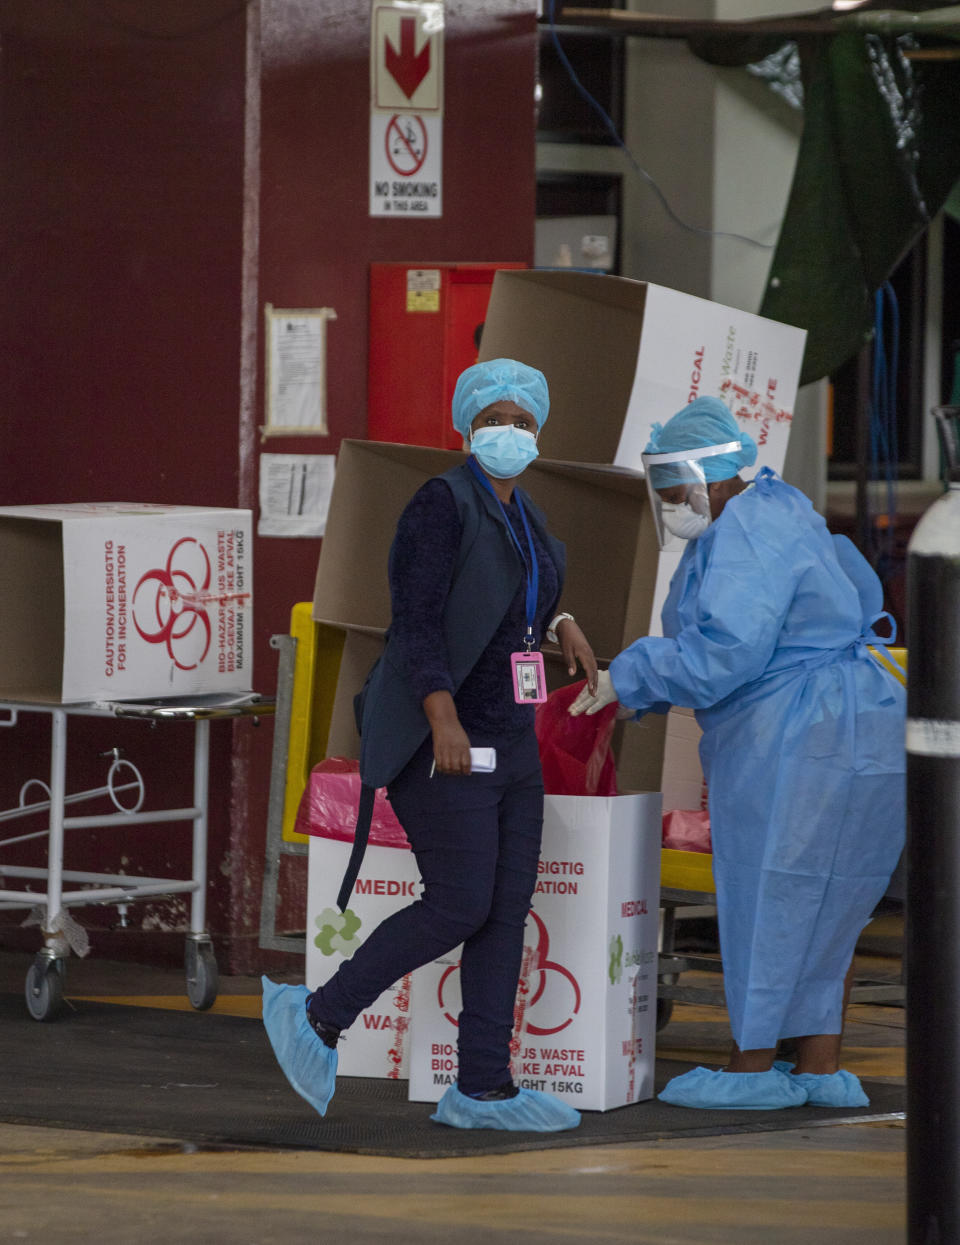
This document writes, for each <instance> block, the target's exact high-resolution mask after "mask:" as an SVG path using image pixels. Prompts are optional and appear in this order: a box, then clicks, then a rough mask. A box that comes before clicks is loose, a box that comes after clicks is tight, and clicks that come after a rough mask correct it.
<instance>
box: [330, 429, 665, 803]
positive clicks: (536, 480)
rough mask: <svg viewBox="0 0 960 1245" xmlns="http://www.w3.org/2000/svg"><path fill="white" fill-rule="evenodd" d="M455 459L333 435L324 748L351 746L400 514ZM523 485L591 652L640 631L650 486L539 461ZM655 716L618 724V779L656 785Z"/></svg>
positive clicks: (555, 678)
mask: <svg viewBox="0 0 960 1245" xmlns="http://www.w3.org/2000/svg"><path fill="white" fill-rule="evenodd" d="M463 460H464V458H463V454H462V453H460V452H458V451H455V450H435V449H430V448H426V447H423V446H411V445H391V444H386V443H382V442H376V441H349V440H348V441H344V442H343V443H342V444H341V447H340V456H339V459H338V464H337V475H336V480H335V483H334V488H333V495H332V497H331V501H330V512H329V516H328V519H327V535H326V536H325V537H324V541H323V545H322V547H321V553H320V561H319V565H318V568H317V578H316V588H315V593H314V602H313V616H314V618H315V619H317V620H318V621H320V622H323V623H326V624H329V625H333V626H336V627H342V628H343V629H344V631H345V632H346V633H347V639H346V643H345V646H344V655H343V661H342V665H341V672H340V678H339V681H338V686H337V696H336V701H335V704H334V710H333V720H332V722H331V727H330V738H329V743H328V747H327V751H328V754H330V755H347V756H351V755H353V756H355V755H356V748H357V742H358V741H357V739H356V730H355V726H354V723H353V707H352V701H353V696H354V695H355V693H356V692H357V691H358V690H359V688H360V686H361V684H362V682H363V679H364V678H365V677H366V673H367V671H368V670H369V668H370V665H371V664H372V662H373V661H374V659H375V658H376V656H377V654H378V652H379V650H380V642H381V638H382V636H383V633H384V631H385V630H386V628H387V626H388V625H389V622H390V594H389V589H388V584H387V556H388V553H389V549H390V543H391V541H392V540H393V535H394V530H395V527H396V523H397V519H398V518H399V516H400V513H401V511H402V510H403V508H404V506H405V505H406V504H407V502H408V501H409V500H410V498H411V497H412V496H413V494H414V493H415V492H416V490H417V489H418V488H419V487H420V485H421V484H423V483H424V481H426V480H428V479H429V478H430V477H431V476H434V475H437V474H439V473H441V472H443V471H446V470H448V469H449V468H450V467H452V466H455V465H456V464H458V463H461V462H463ZM523 486H524V488H525V489H526V490H527V492H528V493H529V494H530V495H531V496H532V497H533V499H534V501H535V502H536V503H537V505H538V506H540V507H541V508H542V509H543V510H544V512H545V513H546V515H547V518H548V521H549V524H550V530H551V531H552V532H553V533H554V535H556V536H557V537H558V539H560V540H562V541H564V542H565V544H566V546H567V580H566V586H565V589H564V593H563V602H562V603H563V607H564V609H567V610H569V612H570V613H571V614H573V615H575V617H576V619H577V621H578V622H579V623H580V625H581V626H582V627H583V629H584V632H585V633H586V635H587V636H588V638H589V639H590V642H591V644H592V645H593V647H594V651H595V652H596V654H597V656H598V658H600V659H601V660H604V661H609V660H611V659H612V658H613V657H615V656H616V654H617V653H618V652H620V650H621V649H622V648H623V647H624V646H625V645H627V644H629V643H630V642H631V641H632V640H634V639H636V637H637V636H638V635H643V634H646V630H647V620H648V619H649V617H650V607H651V602H652V594H653V588H654V580H655V568H656V561H657V543H656V535H655V532H654V530H653V522H652V517H651V515H650V511H649V505H648V501H647V494H646V485H645V483H644V481H643V480H642V479H641V478H640V477H638V476H637V475H636V474H635V473H633V472H625V471H621V470H618V469H616V468H612V467H603V466H596V465H588V464H581V463H557V462H552V461H548V460H544V459H537V461H536V462H534V463H533V464H532V465H531V466H530V467H529V468H528V469H527V471H526V472H525V473H524V478H523ZM600 551H602V558H601V557H599V556H598V555H599V553H600ZM548 657H549V654H548ZM548 670H549V678H550V683H551V685H552V686H557V685H559V684H561V683H565V682H567V681H568V676H567V674H566V671H565V670H564V669H563V668H562V667H561V666H559V665H558V664H557V660H556V655H554V659H553V660H552V661H549V660H548ZM663 723H664V719H663V718H651V719H649V721H648V722H647V723H646V724H644V726H643V727H641V728H640V729H639V730H637V729H631V731H630V732H627V733H625V734H624V747H623V748H622V750H621V753H620V766H619V771H620V782H621V785H622V786H623V788H624V789H628V790H633V791H653V790H657V789H658V788H659V782H660V766H661V759H662V735H663Z"/></svg>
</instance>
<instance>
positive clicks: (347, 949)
mask: <svg viewBox="0 0 960 1245" xmlns="http://www.w3.org/2000/svg"><path fill="white" fill-rule="evenodd" d="M362 923H363V922H362V921H361V920H360V918H359V917H358V916H357V914H356V913H355V912H354V911H353V909H352V908H348V909H347V910H346V912H338V911H337V909H336V908H324V910H323V911H322V912H321V913H320V915H319V916H318V917H316V918H315V919H314V924H315V925H316V926H317V928H318V929H319V930H320V933H319V934H317V936H316V938H314V940H313V945H314V946H315V947H319V948H320V951H321V953H322V954H323V955H335V954H336V953H337V952H338V951H339V952H340V954H341V955H343V956H346V957H347V958H348V959H349V957H350V956H351V955H353V953H354V951H356V949H357V947H359V945H360V943H361V941H362V940H361V939H359V938H356V937H355V935H356V933H357V931H358V930H359V928H360V926H361V925H362Z"/></svg>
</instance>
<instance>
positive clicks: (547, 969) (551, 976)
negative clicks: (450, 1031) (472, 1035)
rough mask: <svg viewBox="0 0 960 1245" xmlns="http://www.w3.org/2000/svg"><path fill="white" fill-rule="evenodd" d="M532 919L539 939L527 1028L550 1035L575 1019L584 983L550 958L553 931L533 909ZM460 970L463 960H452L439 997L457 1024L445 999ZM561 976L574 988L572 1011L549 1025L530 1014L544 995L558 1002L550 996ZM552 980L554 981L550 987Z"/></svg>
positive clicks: (553, 992)
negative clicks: (452, 962)
mask: <svg viewBox="0 0 960 1245" xmlns="http://www.w3.org/2000/svg"><path fill="white" fill-rule="evenodd" d="M530 920H531V921H532V922H533V924H534V928H535V929H536V934H537V943H536V947H535V950H534V955H533V963H532V965H531V968H530V983H529V989H530V998H529V1001H528V1002H527V1006H526V1014H527V1023H526V1031H527V1032H528V1033H531V1034H533V1035H534V1036H536V1037H546V1036H548V1035H549V1034H551V1033H560V1032H561V1030H563V1029H565V1028H566V1027H567V1025H569V1024H572V1023H573V1018H574V1016H576V1014H577V1012H579V1010H580V984H579V982H578V981H577V979H576V977H574V975H573V973H571V972H570V970H569V968H565V967H564V966H563V965H562V964H557V963H555V961H553V960H551V959H550V958H549V956H550V935H549V934H548V933H547V927H546V925H544V923H543V921H542V920H541V919H540V917H539V916H537V914H536V913H535V912H533V911H531V912H530ZM459 971H460V963H459V961H458V962H457V963H456V964H451V965H450V967H449V968H447V969H445V970H444V973H443V976H442V977H441V978H440V982H439V985H438V986H437V1001H438V1002H439V1004H440V1010H441V1011H442V1012H443V1014H444V1016H445V1017H446V1018H447V1020H449V1021H450V1023H451V1024H452V1025H456V1023H457V1019H456V1017H455V1016H452V1015H451V1014H450V1010H449V1008H448V1005H447V1003H446V1001H445V994H446V992H447V990H448V989H449V987H450V986H451V985H452V978H453V975H454V973H457V972H459ZM557 977H559V978H561V979H562V980H565V981H566V982H567V983H568V985H569V986H570V988H571V990H572V995H571V1001H572V1006H571V1007H569V1008H568V1012H569V1014H568V1015H567V1017H566V1019H565V1020H562V1021H561V1022H560V1023H559V1024H551V1025H549V1026H544V1025H537V1024H535V1023H534V1022H533V1020H532V1019H531V1018H530V1014H531V1012H532V1011H533V1009H534V1008H535V1007H536V1005H537V1003H538V1002H540V1000H541V999H543V1000H544V1002H545V1003H547V1002H554V999H553V998H550V999H548V998H547V997H546V996H547V993H548V990H549V993H550V994H551V995H554V994H555V991H556V988H557V985H558V982H557V980H556V979H557ZM535 978H537V979H538V980H537V981H536V985H535V986H534V985H533V981H534V979H535ZM548 982H549V983H550V985H549V987H548Z"/></svg>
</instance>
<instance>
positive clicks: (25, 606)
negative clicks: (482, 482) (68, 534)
mask: <svg viewBox="0 0 960 1245" xmlns="http://www.w3.org/2000/svg"><path fill="white" fill-rule="evenodd" d="M60 536H61V533H60V525H59V524H58V523H50V522H49V521H48V522H44V521H43V520H42V519H39V518H33V517H31V518H9V519H7V520H6V522H4V523H3V524H0V583H2V584H3V585H4V601H3V609H0V687H2V689H3V695H4V697H5V698H6V699H8V700H17V699H27V700H41V701H45V702H56V701H58V700H59V699H60V686H61V681H62V678H63V633H64V590H63V550H62V544H61V539H60Z"/></svg>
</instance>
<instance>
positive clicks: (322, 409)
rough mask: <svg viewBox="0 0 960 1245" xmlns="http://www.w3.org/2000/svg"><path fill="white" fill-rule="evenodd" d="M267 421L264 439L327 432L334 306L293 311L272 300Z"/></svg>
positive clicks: (268, 333)
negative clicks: (329, 332) (329, 325)
mask: <svg viewBox="0 0 960 1245" xmlns="http://www.w3.org/2000/svg"><path fill="white" fill-rule="evenodd" d="M264 314H265V319H266V362H267V378H266V405H267V418H266V423H265V424H264V425H263V427H262V428H261V430H260V431H261V433H262V434H263V437H275V436H308V435H310V434H315V435H317V436H325V435H326V432H327V322H328V321H329V320H336V318H337V313H336V312H335V311H334V310H333V308H332V307H316V308H311V309H309V310H296V311H295V310H292V309H289V308H278V307H274V306H273V304H272V303H267V304H266V307H265V308H264Z"/></svg>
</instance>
